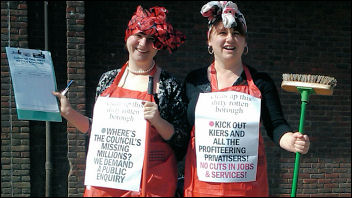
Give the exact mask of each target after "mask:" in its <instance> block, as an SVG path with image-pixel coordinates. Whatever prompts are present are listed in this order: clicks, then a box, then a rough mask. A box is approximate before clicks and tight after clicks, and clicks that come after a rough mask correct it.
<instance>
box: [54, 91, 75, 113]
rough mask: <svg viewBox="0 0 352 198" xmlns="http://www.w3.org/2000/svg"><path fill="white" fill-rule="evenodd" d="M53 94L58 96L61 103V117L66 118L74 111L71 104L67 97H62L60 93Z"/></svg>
mask: <svg viewBox="0 0 352 198" xmlns="http://www.w3.org/2000/svg"><path fill="white" fill-rule="evenodd" d="M52 94H53V95H54V96H56V97H57V98H58V99H59V101H60V104H61V105H60V112H61V115H62V116H64V117H66V115H67V114H69V112H70V111H71V110H72V107H71V104H70V102H69V100H68V99H67V97H66V96H64V95H62V94H61V93H60V92H56V91H53V92H52Z"/></svg>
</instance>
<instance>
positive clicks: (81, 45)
mask: <svg viewBox="0 0 352 198" xmlns="http://www.w3.org/2000/svg"><path fill="white" fill-rule="evenodd" d="M66 22H67V74H68V76H67V80H75V86H72V89H70V91H69V92H68V97H69V100H70V101H71V105H72V107H73V108H75V109H76V110H78V111H79V112H81V113H82V114H85V108H86V107H85V84H86V82H85V73H86V71H85V50H84V49H85V32H84V22H85V11H84V2H83V1H67V8H66ZM67 132H68V136H67V141H68V143H67V144H68V153H67V157H68V160H69V163H70V172H69V175H68V195H69V196H82V194H83V191H84V185H83V181H84V170H85V157H86V147H85V144H86V139H85V135H84V134H82V133H80V132H79V131H78V130H77V129H76V128H74V127H73V126H72V125H70V123H69V124H68V126H67Z"/></svg>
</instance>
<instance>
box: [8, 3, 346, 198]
mask: <svg viewBox="0 0 352 198" xmlns="http://www.w3.org/2000/svg"><path fill="white" fill-rule="evenodd" d="M206 2H207V1H187V2H186V1H172V2H171V1H163V2H160V1H159V2H157V3H156V2H153V1H146V2H143V3H142V6H143V7H145V8H148V7H151V6H154V5H159V6H165V7H166V8H167V9H168V10H169V14H168V18H169V21H170V22H171V23H172V24H173V25H174V27H175V28H177V29H179V30H181V31H182V32H184V33H185V35H186V37H187V41H186V43H185V44H184V45H182V46H181V48H180V49H179V50H178V51H176V52H175V53H173V54H172V55H170V54H168V52H164V51H161V52H159V53H158V55H157V63H158V64H159V65H160V66H162V67H163V68H165V69H167V70H168V71H170V72H172V73H174V74H175V76H176V77H178V78H179V79H181V80H183V78H184V77H185V75H186V74H187V73H188V72H189V71H191V70H193V69H195V68H199V67H204V66H206V65H208V64H210V62H211V60H212V57H211V56H210V55H209V54H208V52H207V45H206V31H207V24H206V23H207V21H206V19H205V18H203V17H202V16H201V15H200V13H199V11H200V8H201V6H202V5H204V4H205V3H206ZM139 3H141V2H136V1H118V2H114V1H108V2H106V1H99V2H94V1H86V2H76V1H72V2H71V1H67V2H66V24H67V34H66V36H67V41H66V42H67V43H66V46H67V47H66V51H67V53H66V60H67V80H71V79H74V80H75V85H74V86H72V89H70V92H69V93H68V97H69V98H70V101H71V102H72V105H73V106H74V107H75V108H76V109H78V110H79V111H81V112H82V113H83V114H86V115H91V113H92V109H93V104H94V94H95V86H96V84H97V81H98V79H99V77H100V75H101V74H102V73H103V72H104V71H106V70H109V69H113V68H116V67H119V66H121V65H122V64H123V63H125V61H126V60H127V51H126V50H125V49H124V40H123V38H124V31H125V28H126V25H127V23H128V20H129V19H130V17H131V15H132V14H133V12H135V9H136V7H137V5H138V4H139ZM237 4H238V6H239V8H240V10H241V11H242V13H243V14H244V15H245V17H246V21H247V25H248V31H249V37H248V46H249V53H248V55H247V56H245V57H244V61H245V62H246V63H248V64H249V65H251V66H253V67H255V68H257V69H258V70H261V71H265V72H268V73H269V74H270V76H272V78H273V79H274V81H275V84H276V85H277V88H278V91H279V94H280V97H281V102H282V105H283V110H284V113H285V116H286V118H287V120H288V121H289V123H290V124H291V126H292V127H293V128H294V129H296V130H297V128H298V122H299V114H300V101H299V96H298V95H297V94H293V93H288V92H285V91H283V90H282V89H280V84H281V81H282V80H281V74H282V73H310V74H321V75H327V76H333V77H335V78H336V79H337V81H338V83H337V84H338V85H337V87H336V88H335V90H334V95H333V96H317V95H312V96H311V97H310V102H309V104H308V105H307V111H306V121H305V132H306V133H307V134H309V136H310V139H311V150H310V152H309V153H308V154H306V155H303V156H302V158H301V166H300V167H301V168H300V174H299V181H298V191H297V195H298V196H332V197H337V196H351V132H350V131H351V110H350V109H351V80H350V76H351V44H350V43H351V11H350V10H351V3H349V2H344V1H334V2H326V1H321V2H317V1H308V2H300V1H297V2H296V1H288V2H286V1H284V2H280V1H273V2H270V1H239V2H238V3H237ZM25 5H26V4H25V3H24V2H18V1H16V2H11V10H12V11H13V12H14V14H13V15H14V16H15V15H17V17H13V19H11V27H12V28H11V29H12V31H11V34H13V35H14V37H12V36H11V41H12V42H13V43H12V45H13V46H21V45H22V47H26V46H27V44H26V42H27V37H26V32H27V30H26V27H27V25H26V23H25V18H26V14H25V13H26V6H25ZM23 9H24V10H23ZM7 11H8V9H7V2H3V1H2V2H1V15H2V18H1V20H2V23H1V24H2V27H1V28H2V31H1V34H2V35H1V39H2V43H1V45H2V51H1V52H2V56H1V60H2V63H1V93H2V94H1V108H2V110H1V115H2V116H1V117H2V118H1V119H2V123H1V128H2V131H1V141H2V152H1V165H2V169H1V174H2V180H1V186H2V187H1V188H2V193H1V194H2V196H11V184H13V186H14V191H15V194H16V195H17V196H29V195H31V192H30V184H29V180H30V179H29V175H30V174H29V173H28V171H29V169H30V168H29V166H30V165H29V157H28V156H29V154H28V151H29V148H28V145H29V143H28V139H29V132H30V131H29V127H28V122H26V121H18V120H16V118H15V117H16V114H15V106H14V105H15V104H14V102H13V100H14V99H13V97H12V114H13V117H14V118H13V122H12V125H13V127H12V130H13V145H15V144H17V145H18V146H14V147H13V149H12V155H13V156H14V155H15V156H14V157H13V164H15V166H13V168H12V169H11V167H10V154H11V152H10V151H11V149H10V133H9V131H10V129H9V128H10V122H9V120H10V116H9V112H10V111H9V90H10V87H9V86H10V85H9V71H8V66H7V61H6V55H5V54H4V53H5V51H4V46H7V40H8V39H7V25H6V24H7V23H8V22H7ZM11 13H12V12H11ZM117 13H118V14H117ZM11 15H12V14H11ZM21 20H23V22H24V23H22V25H21V26H20V25H17V27H16V25H12V24H16V23H21V22H20V21H21ZM21 28H22V30H21ZM16 35H17V36H16ZM63 124H65V125H66V123H63ZM65 127H66V126H65ZM67 131H69V132H70V133H68V135H67V158H68V160H69V163H70V171H69V175H68V178H67V180H68V181H67V182H68V186H67V188H68V192H67V195H68V196H82V193H83V189H84V186H83V181H84V169H85V155H86V152H85V151H86V140H85V136H84V135H82V134H81V133H79V132H78V131H77V130H76V129H74V128H72V126H70V125H69V124H68V125H67ZM63 132H65V131H63ZM262 132H263V135H264V139H265V142H266V153H267V161H268V174H269V178H268V179H269V187H270V195H271V196H289V194H290V190H291V182H292V174H293V166H294V154H292V153H288V152H286V151H283V150H282V149H280V148H279V147H277V146H276V145H274V144H273V143H272V142H271V141H270V139H269V138H268V137H267V136H266V134H265V130H264V129H263V130H262ZM61 138H62V137H61ZM16 139H17V140H16ZM14 140H15V141H14ZM19 145H21V147H20V146H19ZM22 146H24V147H22ZM19 148H21V149H24V150H18V149H19ZM11 170H13V173H14V175H13V177H12V179H11V176H10V173H11ZM26 171H27V172H26ZM16 174H17V175H16ZM11 181H12V182H11Z"/></svg>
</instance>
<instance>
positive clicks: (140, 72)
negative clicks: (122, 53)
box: [127, 61, 155, 74]
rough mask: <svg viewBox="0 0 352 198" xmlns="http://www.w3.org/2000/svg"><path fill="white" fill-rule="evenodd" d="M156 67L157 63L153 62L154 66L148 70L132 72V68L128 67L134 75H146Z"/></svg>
mask: <svg viewBox="0 0 352 198" xmlns="http://www.w3.org/2000/svg"><path fill="white" fill-rule="evenodd" d="M154 66H155V61H153V63H152V66H150V68H149V69H147V70H132V69H131V68H130V66H128V67H127V70H128V71H130V72H131V73H132V74H146V73H149V72H150V71H152V69H153V68H154Z"/></svg>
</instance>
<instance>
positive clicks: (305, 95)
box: [291, 87, 313, 197]
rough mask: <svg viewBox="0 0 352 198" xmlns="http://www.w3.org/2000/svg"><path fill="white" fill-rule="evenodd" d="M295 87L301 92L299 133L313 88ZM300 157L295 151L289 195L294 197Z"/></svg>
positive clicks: (301, 131)
mask: <svg viewBox="0 0 352 198" xmlns="http://www.w3.org/2000/svg"><path fill="white" fill-rule="evenodd" d="M297 89H298V90H299V92H300V93H301V116H300V120H299V129H298V131H299V132H300V133H301V134H304V132H303V128H304V119H305V112H306V105H307V103H308V100H309V95H310V94H311V93H312V91H313V89H312V88H299V87H297ZM300 157H301V154H300V153H299V152H296V159H295V168H294V171H293V180H292V190H291V197H296V191H297V180H298V173H299V160H300Z"/></svg>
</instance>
